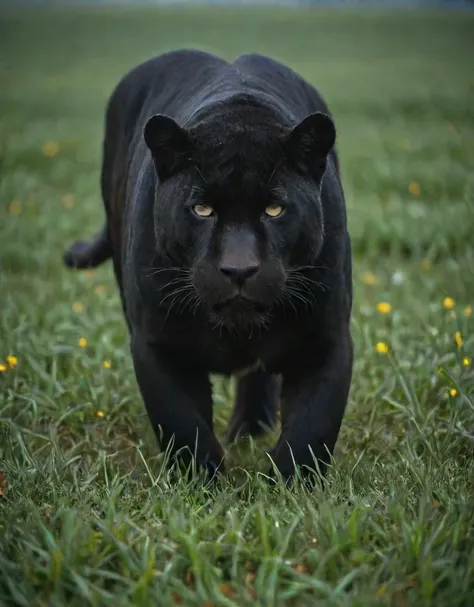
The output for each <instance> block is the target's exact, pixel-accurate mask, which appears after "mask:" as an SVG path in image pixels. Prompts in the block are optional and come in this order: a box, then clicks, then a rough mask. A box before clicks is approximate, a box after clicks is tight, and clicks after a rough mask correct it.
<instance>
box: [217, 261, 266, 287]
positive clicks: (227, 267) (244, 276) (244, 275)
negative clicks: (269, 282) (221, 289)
mask: <svg viewBox="0 0 474 607" xmlns="http://www.w3.org/2000/svg"><path fill="white" fill-rule="evenodd" d="M219 270H220V271H221V272H222V274H224V275H225V276H227V278H229V279H230V280H231V281H232V282H233V283H234V284H235V285H236V286H238V287H241V286H242V285H243V284H244V282H245V281H246V280H248V279H249V278H252V276H255V274H256V273H257V272H258V271H259V270H260V264H258V263H252V264H248V265H243V266H241V265H231V264H222V265H221V266H219Z"/></svg>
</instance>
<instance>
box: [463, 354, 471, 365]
mask: <svg viewBox="0 0 474 607" xmlns="http://www.w3.org/2000/svg"><path fill="white" fill-rule="evenodd" d="M462 364H463V365H464V366H465V367H469V365H470V364H471V359H470V358H469V356H465V357H464V358H463V359H462Z"/></svg>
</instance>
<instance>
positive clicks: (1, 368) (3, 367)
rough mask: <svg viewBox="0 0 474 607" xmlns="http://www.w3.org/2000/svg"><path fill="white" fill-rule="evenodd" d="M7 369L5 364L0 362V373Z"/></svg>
mask: <svg viewBox="0 0 474 607" xmlns="http://www.w3.org/2000/svg"><path fill="white" fill-rule="evenodd" d="M7 369H8V367H7V365H4V364H3V363H0V373H5V371H6V370H7Z"/></svg>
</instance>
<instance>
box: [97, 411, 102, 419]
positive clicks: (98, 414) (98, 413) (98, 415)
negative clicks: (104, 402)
mask: <svg viewBox="0 0 474 607" xmlns="http://www.w3.org/2000/svg"><path fill="white" fill-rule="evenodd" d="M96 417H100V418H101V419H102V418H103V417H104V412H103V411H97V412H96Z"/></svg>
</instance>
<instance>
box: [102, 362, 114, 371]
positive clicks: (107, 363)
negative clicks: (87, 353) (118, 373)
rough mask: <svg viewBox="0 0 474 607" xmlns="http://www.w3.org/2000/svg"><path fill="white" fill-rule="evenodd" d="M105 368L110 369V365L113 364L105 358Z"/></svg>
mask: <svg viewBox="0 0 474 607" xmlns="http://www.w3.org/2000/svg"><path fill="white" fill-rule="evenodd" d="M103 365H104V369H110V367H111V366H112V361H110V360H104V363H103Z"/></svg>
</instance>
